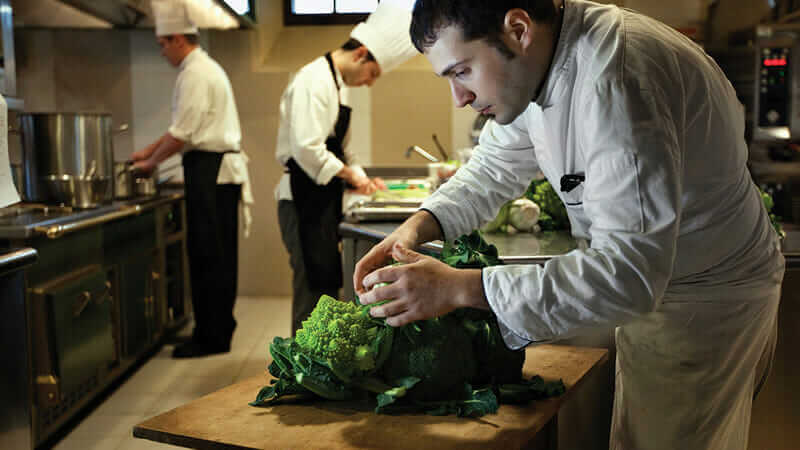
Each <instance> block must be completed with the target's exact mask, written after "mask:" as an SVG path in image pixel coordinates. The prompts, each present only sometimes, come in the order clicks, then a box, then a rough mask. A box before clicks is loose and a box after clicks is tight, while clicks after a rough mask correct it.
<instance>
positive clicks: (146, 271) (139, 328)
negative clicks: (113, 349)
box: [119, 253, 155, 357]
mask: <svg viewBox="0 0 800 450" xmlns="http://www.w3.org/2000/svg"><path fill="white" fill-rule="evenodd" d="M153 261H154V257H153V254H152V253H142V254H139V255H134V256H132V257H131V258H128V259H127V260H125V261H123V262H121V263H120V266H119V268H120V270H119V272H120V275H119V277H120V302H119V305H120V322H121V328H122V355H123V356H124V357H135V356H136V355H137V354H139V353H140V352H142V351H144V350H145V349H146V347H147V345H148V344H149V343H150V342H151V340H152V338H153V334H154V328H155V325H154V323H153V307H152V304H153V266H154V264H153Z"/></svg>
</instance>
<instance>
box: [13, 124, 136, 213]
mask: <svg viewBox="0 0 800 450" xmlns="http://www.w3.org/2000/svg"><path fill="white" fill-rule="evenodd" d="M19 124H20V127H19V129H20V131H21V134H22V150H23V166H24V167H25V180H26V182H25V196H26V198H27V199H29V200H30V201H38V202H56V203H63V204H67V205H70V206H75V207H80V208H91V207H95V206H98V205H100V204H103V203H108V202H110V201H111V200H112V199H113V196H114V189H113V182H112V180H113V177H114V173H113V164H114V158H113V156H114V151H113V144H112V134H113V132H112V125H111V115H110V114H107V113H26V114H21V115H20V116H19ZM123 129H126V128H123Z"/></svg>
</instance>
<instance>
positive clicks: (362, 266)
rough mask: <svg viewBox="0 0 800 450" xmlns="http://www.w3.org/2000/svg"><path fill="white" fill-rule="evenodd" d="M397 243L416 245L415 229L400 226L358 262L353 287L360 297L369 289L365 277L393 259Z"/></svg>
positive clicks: (411, 246) (354, 272) (409, 245)
mask: <svg viewBox="0 0 800 450" xmlns="http://www.w3.org/2000/svg"><path fill="white" fill-rule="evenodd" d="M395 245H400V246H402V247H403V248H413V247H416V246H417V240H416V234H415V233H414V230H412V229H409V228H408V227H403V226H400V227H399V228H397V229H396V230H395V231H394V232H393V233H392V234H390V235H389V236H386V237H385V238H384V239H383V240H382V241H380V242H378V243H377V244H376V245H375V246H374V247H372V248H371V249H370V250H369V252H367V254H366V255H364V256H363V257H362V258H361V259H360V260H359V261H358V263H356V267H355V269H354V271H353V288H354V290H355V292H356V294H358V296H359V298H360V297H361V295H363V294H364V293H366V292H367V290H368V289H367V288H366V287H365V284H364V279H365V277H366V276H367V275H368V274H370V273H371V272H373V271H374V270H377V269H380V268H381V267H383V266H385V265H387V264H389V263H390V262H391V261H392V251H393V250H394V247H395Z"/></svg>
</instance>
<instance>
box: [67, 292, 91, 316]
mask: <svg viewBox="0 0 800 450" xmlns="http://www.w3.org/2000/svg"><path fill="white" fill-rule="evenodd" d="M91 301H92V293H91V292H89V291H83V292H81V293H80V294H78V300H77V301H76V302H75V304H74V305H73V306H72V317H80V315H81V314H82V313H83V311H84V310H85V309H86V307H87V306H89V302H91Z"/></svg>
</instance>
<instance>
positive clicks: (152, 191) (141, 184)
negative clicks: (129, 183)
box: [134, 177, 158, 197]
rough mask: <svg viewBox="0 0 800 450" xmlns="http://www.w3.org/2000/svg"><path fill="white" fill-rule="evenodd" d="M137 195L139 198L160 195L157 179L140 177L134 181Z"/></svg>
mask: <svg viewBox="0 0 800 450" xmlns="http://www.w3.org/2000/svg"><path fill="white" fill-rule="evenodd" d="M134 185H135V188H134V190H135V191H136V195H137V196H139V197H152V196H154V195H156V194H158V186H156V179H155V178H153V177H147V178H143V177H139V178H136V179H135V180H134Z"/></svg>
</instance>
